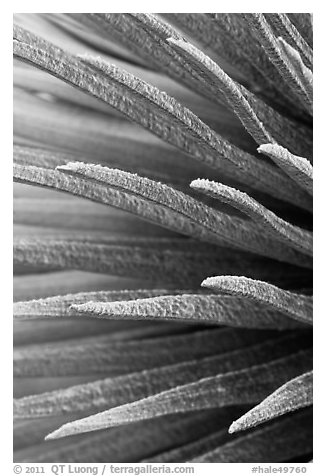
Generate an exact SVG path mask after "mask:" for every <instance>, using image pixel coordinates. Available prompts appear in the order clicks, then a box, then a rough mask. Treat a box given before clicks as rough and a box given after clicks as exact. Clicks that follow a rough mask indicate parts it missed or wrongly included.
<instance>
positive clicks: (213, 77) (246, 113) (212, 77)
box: [168, 38, 273, 144]
mask: <svg viewBox="0 0 326 476" xmlns="http://www.w3.org/2000/svg"><path fill="white" fill-rule="evenodd" d="M168 42H169V43H171V44H172V45H174V47H175V48H176V50H177V51H179V52H180V54H182V55H183V56H184V57H185V59H186V60H188V61H189V63H190V64H191V66H192V68H193V69H194V71H196V72H198V73H199V74H200V75H201V76H202V77H203V80H204V82H205V84H206V85H207V86H208V87H212V86H213V87H215V88H216V90H217V91H221V92H222V94H223V95H224V97H225V100H226V101H227V102H228V103H229V104H230V106H231V108H232V109H233V111H234V112H235V113H236V114H237V115H238V117H239V119H240V121H241V122H242V124H243V125H244V127H245V128H246V129H247V130H248V132H249V133H250V134H251V135H252V137H253V138H254V139H255V140H256V142H257V143H258V144H261V143H264V142H265V140H266V139H267V140H268V141H269V142H273V137H272V135H271V134H270V133H269V132H268V131H267V130H266V129H265V126H264V124H263V123H262V122H261V121H260V120H259V118H258V117H257V115H256V112H255V111H254V110H253V109H252V107H251V105H250V104H249V102H248V101H247V99H246V98H245V97H244V95H243V94H242V91H241V87H240V86H239V85H238V84H237V83H235V81H233V80H232V79H231V78H230V77H229V76H228V75H227V74H226V73H225V72H224V71H223V70H222V69H221V68H220V67H219V66H218V65H217V64H216V63H214V62H213V61H212V60H211V59H210V58H209V57H208V56H206V55H204V54H203V53H202V52H201V51H200V50H198V49H197V48H196V47H194V46H193V45H191V44H190V43H188V42H186V41H183V40H180V39H174V38H169V39H168Z"/></svg>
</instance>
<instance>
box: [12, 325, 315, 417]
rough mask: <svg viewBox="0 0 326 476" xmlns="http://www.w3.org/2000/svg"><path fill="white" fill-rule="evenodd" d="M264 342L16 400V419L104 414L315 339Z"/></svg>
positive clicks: (287, 351)
mask: <svg viewBox="0 0 326 476" xmlns="http://www.w3.org/2000/svg"><path fill="white" fill-rule="evenodd" d="M265 339H266V340H265ZM261 340H263V342H262V343H259V344H257V345H254V346H252V345H249V346H248V347H245V348H240V349H238V350H231V351H230V352H226V353H222V354H220V355H218V356H212V357H206V358H203V359H198V360H191V361H189V362H184V363H181V364H179V363H177V364H173V365H170V366H163V367H159V368H155V369H152V370H147V371H142V372H138V373H133V374H127V375H125V376H120V377H116V378H109V379H104V380H98V381H95V382H91V383H87V384H81V385H77V386H74V387H70V388H67V389H64V390H62V389H60V390H56V391H53V392H47V393H44V394H39V395H31V396H27V397H24V398H20V399H16V400H15V401H14V417H15V418H18V419H26V418H39V417H46V416H51V417H54V416H59V415H64V414H69V413H70V414H73V413H78V412H86V413H87V412H88V413H91V412H94V411H100V410H103V409H108V408H112V407H115V406H118V405H122V404H124V403H127V402H131V401H133V400H139V399H141V398H145V397H148V396H149V395H153V394H155V393H159V392H162V391H164V390H167V389H170V388H173V387H176V386H178V385H184V384H186V383H189V382H191V381H195V380H198V379H200V378H205V377H208V376H211V375H215V374H219V373H225V372H231V371H235V370H238V369H241V368H245V367H250V366H251V365H257V364H259V363H264V362H267V361H269V360H273V359H276V358H280V357H282V356H284V355H286V354H290V353H292V352H295V351H298V350H300V349H303V348H305V347H309V346H310V345H311V339H309V337H308V336H307V335H306V333H302V334H298V333H295V334H294V333H291V334H288V335H285V336H281V337H277V336H275V338H274V339H273V338H272V339H269V338H268V335H266V336H265V338H264V336H262V337H261ZM244 343H245V342H244ZM248 343H249V342H248ZM249 344H250V343H249ZM240 345H241V344H240Z"/></svg>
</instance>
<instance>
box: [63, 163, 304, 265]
mask: <svg viewBox="0 0 326 476" xmlns="http://www.w3.org/2000/svg"><path fill="white" fill-rule="evenodd" d="M58 170H60V171H63V172H68V173H70V174H73V175H77V176H80V177H82V178H86V179H91V180H95V181H96V182H99V183H100V184H105V185H108V186H110V187H114V188H118V189H121V190H122V191H123V192H126V193H128V192H129V193H132V194H135V195H136V196H140V197H141V198H142V199H144V200H149V201H153V202H154V203H155V204H158V205H159V206H163V207H167V208H169V209H170V210H172V212H174V213H177V214H178V215H179V214H181V215H182V216H183V217H186V219H188V220H190V221H191V223H192V224H197V225H200V226H199V230H198V237H199V238H201V239H204V240H207V241H214V240H213V237H212V236H211V235H212V234H213V235H215V236H216V238H215V241H216V243H217V244H222V245H223V244H224V245H227V246H234V247H237V248H240V249H241V248H245V247H246V249H247V250H248V251H251V252H253V253H258V254H263V255H265V256H268V257H272V258H276V259H279V260H291V258H290V256H291V255H292V253H291V252H290V250H288V249H287V248H285V249H282V248H281V246H280V244H279V242H278V243H273V242H271V241H270V240H269V239H268V238H267V237H264V236H263V235H262V233H261V230H259V232H258V233H257V231H256V230H255V227H253V226H251V224H250V223H248V222H247V221H244V220H242V219H241V218H237V217H234V216H232V217H230V216H229V215H227V214H225V213H222V212H218V211H217V210H213V209H211V208H209V207H207V206H205V205H203V204H202V203H199V202H198V201H196V200H195V199H193V198H192V197H189V196H187V195H185V194H184V193H182V192H179V191H178V190H175V189H173V188H171V187H169V186H167V185H164V184H160V183H158V182H154V181H152V180H149V179H147V178H144V177H138V176H137V175H133V174H129V173H128V172H124V171H122V170H115V169H109V168H107V167H101V166H99V165H92V164H84V163H82V162H77V163H69V164H66V165H62V166H59V167H58ZM201 229H204V230H208V232H209V233H208V235H206V234H205V233H203V232H202V233H201V234H200V230H201ZM282 253H284V255H285V256H284V257H283V256H282ZM287 255H290V256H287ZM292 259H293V260H294V261H296V259H297V261H298V262H300V258H299V257H297V258H296V255H295V256H294V257H293V258H292Z"/></svg>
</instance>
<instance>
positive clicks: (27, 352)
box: [14, 328, 266, 378]
mask: <svg viewBox="0 0 326 476" xmlns="http://www.w3.org/2000/svg"><path fill="white" fill-rule="evenodd" d="M261 332H262V331H258V330H256V331H253V330H246V329H241V330H235V329H234V330H232V329H227V330H222V329H214V328H211V329H209V330H204V331H200V332H194V333H187V334H181V335H173V336H171V335H168V336H162V337H161V338H153V339H144V340H143V341H140V340H134V341H128V342H126V341H123V342H112V339H111V338H110V336H106V335H103V336H95V337H89V338H83V339H71V340H66V341H62V342H55V343H53V342H49V343H44V344H38V345H27V346H22V347H17V348H16V349H15V350H14V375H15V376H16V377H19V378H23V377H42V376H43V377H45V376H46V377H51V376H52V377H53V376H70V375H71V376H73V375H75V376H77V375H87V376H89V375H93V377H94V376H96V374H100V375H102V376H103V375H104V376H107V377H111V376H117V375H123V374H127V373H131V372H138V371H141V370H146V369H151V368H155V367H158V366H162V365H170V364H175V363H180V362H184V361H186V360H193V359H199V358H201V357H207V356H210V355H214V354H216V353H223V352H226V351H229V350H233V349H236V348H237V347H240V346H241V345H245V344H249V343H253V342H257V339H259V337H260V336H261V335H264V332H263V333H262V334H261ZM265 332H266V331H265ZM135 355H137V359H135Z"/></svg>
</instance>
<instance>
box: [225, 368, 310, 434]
mask: <svg viewBox="0 0 326 476" xmlns="http://www.w3.org/2000/svg"><path fill="white" fill-rule="evenodd" d="M312 376H313V373H312V371H311V372H307V373H305V374H303V375H300V376H299V377H296V378H294V379H292V380H290V381H289V382H286V383H285V384H284V385H282V386H281V387H280V388H278V389H277V390H275V392H273V393H272V394H271V395H269V396H268V397H267V398H265V400H263V401H262V402H261V403H260V404H259V405H257V406H256V407H254V408H252V409H251V410H249V412H247V413H246V414H245V415H243V416H242V417H240V418H239V419H238V420H236V421H234V422H233V423H232V425H231V426H230V428H229V432H230V433H234V432H236V431H241V430H246V429H248V428H251V427H253V426H257V425H259V424H261V423H264V422H266V421H268V420H271V419H273V418H276V417H279V416H280V415H284V413H288V412H293V411H295V410H298V409H299V408H303V407H308V406H310V405H312V402H313V395H312Z"/></svg>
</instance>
